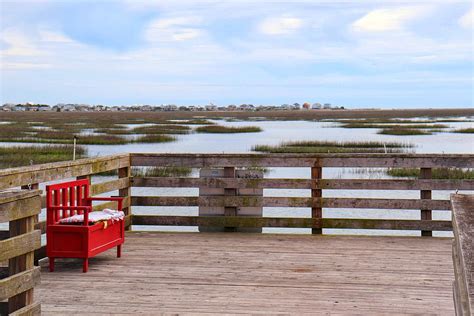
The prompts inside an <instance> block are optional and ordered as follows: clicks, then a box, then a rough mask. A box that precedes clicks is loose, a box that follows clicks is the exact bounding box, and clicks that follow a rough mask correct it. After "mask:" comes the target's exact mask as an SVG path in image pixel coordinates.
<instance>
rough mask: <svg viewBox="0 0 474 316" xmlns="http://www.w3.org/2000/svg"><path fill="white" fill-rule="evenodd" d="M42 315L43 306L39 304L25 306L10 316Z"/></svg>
mask: <svg viewBox="0 0 474 316" xmlns="http://www.w3.org/2000/svg"><path fill="white" fill-rule="evenodd" d="M38 315H41V304H40V303H39V302H36V303H33V304H30V305H28V306H25V307H23V308H21V309H19V310H17V311H15V312H13V313H10V316H38Z"/></svg>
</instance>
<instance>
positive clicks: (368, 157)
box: [130, 153, 474, 168]
mask: <svg viewBox="0 0 474 316" xmlns="http://www.w3.org/2000/svg"><path fill="white" fill-rule="evenodd" d="M130 161H131V165H132V166H161V167H176V166H186V167H191V168H202V167H213V168H217V167H315V166H319V167H344V168H345V167H350V168H358V167H361V168H453V167H456V168H474V155H459V154H138V153H132V154H130Z"/></svg>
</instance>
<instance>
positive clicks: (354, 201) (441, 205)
mask: <svg viewBox="0 0 474 316" xmlns="http://www.w3.org/2000/svg"><path fill="white" fill-rule="evenodd" d="M131 200H132V205H134V206H206V207H223V206H230V207H238V206H243V207H256V206H263V207H313V206H320V207H325V208H370V209H407V210H410V209H413V210H417V209H420V208H430V209H433V210H449V209H450V202H449V200H416V199H368V198H366V199H361V198H311V197H255V196H201V197H197V196H183V197H181V196H132V199H131Z"/></svg>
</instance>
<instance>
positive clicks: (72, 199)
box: [46, 179, 125, 272]
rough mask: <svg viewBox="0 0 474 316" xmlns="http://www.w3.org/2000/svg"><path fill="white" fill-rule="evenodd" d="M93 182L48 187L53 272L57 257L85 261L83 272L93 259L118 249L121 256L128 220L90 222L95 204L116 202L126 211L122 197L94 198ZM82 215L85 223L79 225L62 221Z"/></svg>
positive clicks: (47, 232) (48, 247)
mask: <svg viewBox="0 0 474 316" xmlns="http://www.w3.org/2000/svg"><path fill="white" fill-rule="evenodd" d="M89 192H90V185H89V180H87V179H84V180H77V181H71V182H65V183H60V184H54V185H49V186H46V212H47V213H46V216H47V218H46V224H47V227H46V238H47V244H46V253H47V256H48V257H49V270H50V271H51V272H53V271H54V259H55V258H82V259H83V260H84V262H83V272H87V270H88V268H89V258H91V257H94V256H95V255H97V254H99V253H101V252H103V251H105V250H107V249H110V248H113V247H117V257H120V256H121V251H122V244H123V242H124V241H125V224H124V220H123V219H120V220H108V221H101V222H97V223H91V222H90V221H89V214H90V212H92V202H93V201H116V202H117V204H118V209H117V210H119V211H121V210H122V202H123V198H121V197H90V196H89ZM76 214H82V215H83V217H84V220H83V221H82V222H81V223H77V224H76V225H71V224H62V223H60V222H59V221H60V220H61V219H64V218H67V217H71V216H73V215H76Z"/></svg>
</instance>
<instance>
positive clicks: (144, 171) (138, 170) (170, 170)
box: [132, 167, 193, 177]
mask: <svg viewBox="0 0 474 316" xmlns="http://www.w3.org/2000/svg"><path fill="white" fill-rule="evenodd" d="M192 171H193V169H192V168H189V167H133V168H132V176H134V177H187V176H189V175H191V173H192Z"/></svg>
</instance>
